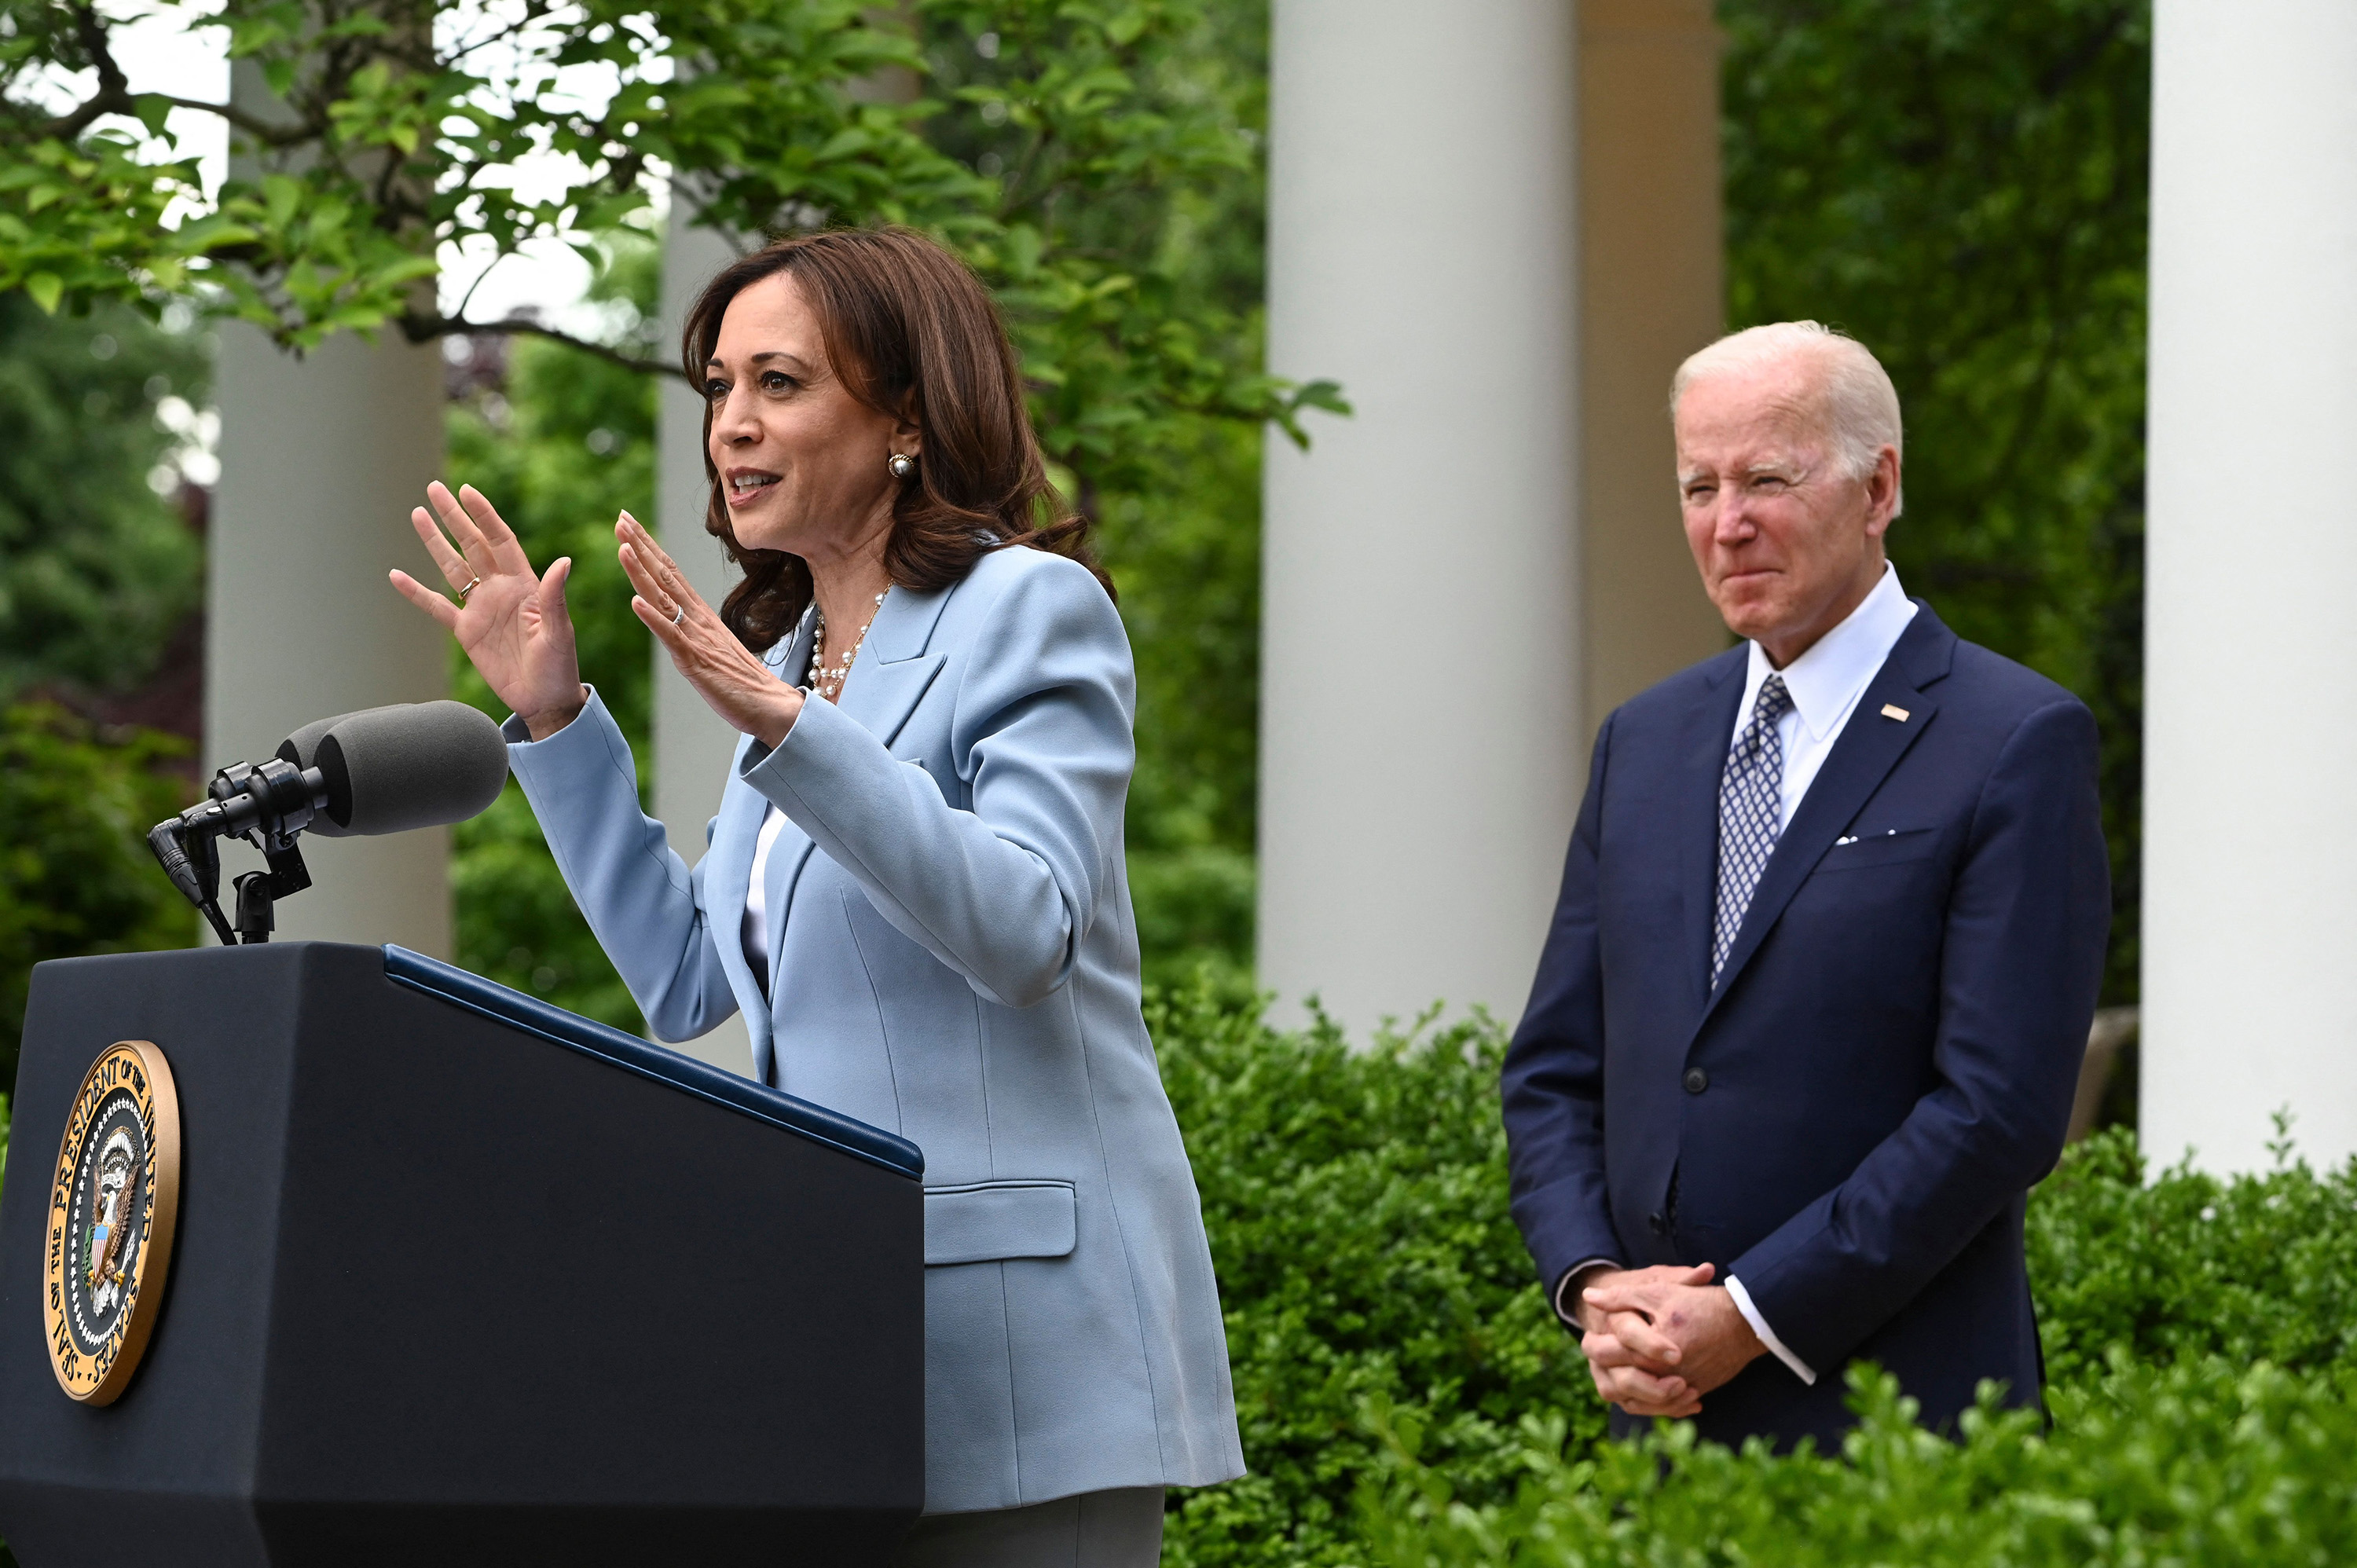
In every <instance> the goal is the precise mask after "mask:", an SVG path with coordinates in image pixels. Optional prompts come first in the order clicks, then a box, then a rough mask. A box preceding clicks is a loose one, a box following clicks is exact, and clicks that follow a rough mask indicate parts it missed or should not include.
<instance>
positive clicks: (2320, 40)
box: [2139, 0, 2357, 1170]
mask: <svg viewBox="0 0 2357 1568" xmlns="http://www.w3.org/2000/svg"><path fill="white" fill-rule="evenodd" d="M2154 27H2155V34H2154V57H2155V58H2154V71H2153V181H2152V296H2151V368H2150V375H2151V381H2150V396H2151V402H2150V419H2149V424H2148V430H2149V437H2150V457H2149V463H2148V475H2149V482H2148V486H2147V490H2148V494H2149V496H2150V501H2149V510H2148V525H2147V526H2148V532H2147V563H2146V572H2147V576H2146V664H2145V714H2146V721H2145V830H2144V844H2145V861H2144V930H2143V997H2142V1002H2143V1029H2142V1045H2141V1063H2140V1080H2139V1081H2140V1090H2141V1094H2142V1101H2143V1103H2142V1105H2141V1107H2140V1112H2139V1115H2140V1122H2141V1127H2142V1133H2143V1139H2144V1146H2145V1150H2146V1152H2147V1155H2149V1156H2150V1157H2152V1158H2153V1159H2155V1160H2157V1161H2161V1162H2173V1161H2175V1160H2176V1159H2177V1158H2178V1157H2179V1156H2180V1155H2182V1154H2183V1153H2184V1151H2185V1150H2186V1148H2187V1147H2188V1146H2189V1145H2190V1146H2191V1147H2192V1148H2193V1149H2194V1150H2195V1151H2196V1155H2197V1158H2198V1160H2199V1162H2200V1163H2201V1165H2204V1166H2207V1167H2209V1168H2211V1169H2215V1170H2235V1169H2251V1168H2255V1167H2261V1166H2264V1165H2266V1164H2267V1163H2268V1155H2267V1154H2266V1150H2265V1148H2264V1146H2263V1145H2264V1144H2265V1143H2266V1140H2267V1139H2268V1138H2269V1137H2270V1136H2272V1130H2271V1129H2270V1127H2269V1125H2268V1114H2269V1112H2273V1111H2275V1110H2276V1109H2278V1108H2279V1107H2286V1106H2288V1107H2289V1108H2290V1109H2291V1111H2292V1112H2294V1113H2295V1114H2296V1115H2297V1117H2298V1122H2297V1123H2296V1125H2295V1127H2294V1129H2293V1132H2294V1136H2295V1137H2296V1138H2297V1140H2298V1144H2299V1147H2300V1150H2301V1152H2302V1153H2303V1154H2304V1155H2307V1156H2308V1157H2309V1159H2310V1160H2311V1161H2313V1162H2316V1163H2317V1164H2319V1165H2337V1164H2339V1163H2340V1162H2341V1161H2343V1160H2345V1159H2347V1158H2348V1157H2349V1155H2350V1154H2351V1153H2352V1151H2357V1004H2352V991H2351V985H2350V978H2349V977H2350V972H2351V968H2352V957H2351V955H2352V952H2357V898H2352V894H2351V889H2352V886H2357V814H2352V789H2357V783H2352V781H2357V687H2352V671H2357V618H2352V616H2351V614H2350V607H2349V596H2348V585H2349V584H2350V583H2351V582H2352V581H2357V531H2352V528H2351V527H2350V522H2349V517H2348V510H2349V509H2348V508H2347V506H2346V505H2345V504H2342V502H2341V493H2342V491H2343V489H2345V486H2344V484H2343V483H2342V480H2341V469H2342V468H2344V467H2346V466H2347V462H2346V460H2347V458H2348V456H2349V454H2350V452H2351V450H2352V432H2357V92H2352V83H2357V7H2352V6H2351V5H2349V4H2347V0H2160V4H2159V5H2158V8H2157V15H2156V17H2155V24H2154Z"/></svg>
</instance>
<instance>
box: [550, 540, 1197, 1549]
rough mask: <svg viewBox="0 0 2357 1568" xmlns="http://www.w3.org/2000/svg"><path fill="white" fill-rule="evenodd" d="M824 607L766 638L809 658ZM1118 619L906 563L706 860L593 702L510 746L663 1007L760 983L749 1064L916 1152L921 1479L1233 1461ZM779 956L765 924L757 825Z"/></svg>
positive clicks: (1003, 557) (949, 1509)
mask: <svg viewBox="0 0 2357 1568" xmlns="http://www.w3.org/2000/svg"><path fill="white" fill-rule="evenodd" d="M811 627H812V618H810V617H808V616H805V617H804V618H803V621H802V627H801V628H800V629H799V630H798V631H797V633H796V634H795V635H794V636H793V637H791V638H790V639H787V640H786V641H785V642H783V643H781V644H780V645H779V646H778V647H777V648H775V649H773V650H770V654H769V655H768V658H767V662H768V663H769V664H770V668H772V669H773V670H776V671H779V673H780V678H781V679H795V680H799V679H801V678H802V676H803V675H804V673H805V671H806V669H807V665H808V662H809V657H810V643H811ZM1134 707H1135V677H1134V674H1133V671H1132V669H1131V663H1130V651H1129V639H1128V638H1127V636H1126V635H1125V633H1124V631H1123V628H1122V624H1121V618H1120V617H1119V616H1118V615H1117V614H1116V613H1115V612H1114V607H1113V605H1112V603H1111V601H1110V600H1109V599H1107V597H1106V596H1105V593H1104V590H1103V588H1102V587H1100V586H1099V585H1097V583H1096V581H1095V579H1094V578H1093V577H1092V576H1091V575H1089V573H1088V572H1087V570H1086V569H1084V568H1083V567H1082V566H1080V565H1078V564H1075V563H1073V562H1071V561H1068V560H1065V559H1063V558H1061V557H1060V556H1055V555H1050V554H1048V553H1043V552H1040V551H1036V550H1029V549H1021V548H1017V549H1007V550H1000V551H998V552H996V553H992V554H989V555H985V556H984V557H983V558H982V559H981V561H980V562H978V563H977V564H975V566H974V570H973V571H972V572H971V573H970V574H969V575H967V576H966V578H965V580H964V581H963V582H961V583H959V584H957V585H955V586H953V587H951V588H948V589H946V590H944V591H942V592H941V593H937V594H926V595H919V594H912V593H909V591H907V590H905V589H899V588H896V589H894V590H893V591H892V592H891V594H890V595H889V596H888V597H887V598H886V600H885V602H884V606H883V608H882V609H881V610H880V611H878V613H877V617H876V621H875V624H874V626H873V627H872V628H870V629H869V631H868V633H867V639H866V643H865V645H864V646H863V647H862V648H861V650H860V651H859V656H858V658H857V660H856V661H855V662H854V663H853V665H852V671H851V676H850V679H849V681H848V682H846V683H845V686H844V689H843V693H842V702H841V703H840V705H834V704H829V703H823V702H818V701H812V702H810V703H805V704H804V706H803V708H802V716H801V717H800V718H799V719H797V720H796V721H795V724H794V727H793V729H792V731H791V733H790V734H789V735H788V736H786V738H785V741H784V743H783V744H782V745H780V746H779V747H778V748H777V749H776V750H775V751H771V750H770V749H768V748H767V747H765V746H761V745H760V744H759V742H758V741H754V740H752V739H750V738H748V739H747V740H746V741H745V742H744V744H743V745H742V746H739V747H738V749H737V760H736V766H735V772H734V776H733V777H732V778H731V779H729V782H728V787H727V790H726V794H725V795H724V796H723V797H722V800H721V804H720V814H719V815H718V816H716V818H714V819H713V822H712V825H711V827H710V828H709V829H708V830H707V836H708V839H709V842H710V844H711V848H710V851H709V852H708V853H707V854H705V856H704V858H703V860H702V861H701V862H699V863H698V864H697V865H696V866H695V868H694V871H692V872H691V871H690V870H689V869H688V868H687V866H686V865H685V864H684V863H683V862H682V861H681V859H680V857H679V856H678V855H676V854H673V853H672V851H671V850H670V849H669V848H668V847H667V846H666V843H665V841H664V834H663V829H662V824H661V823H660V822H655V821H653V820H651V818H649V817H647V816H646V815H644V814H643V813H642V812H641V811H640V809H639V792H638V777H637V773H636V770H635V769H634V768H633V767H632V765H631V759H630V747H629V746H628V745H626V744H625V743H624V741H623V739H622V736H621V734H620V732H619V731H618V730H617V729H616V728H615V727H614V722H613V719H612V718H611V717H610V716H609V715H608V714H607V712H606V709H605V707H604V705H603V704H602V703H599V702H598V701H597V699H596V696H595V694H594V693H593V694H592V697H591V700H590V703H589V705H588V706H587V708H586V709H585V710H584V711H583V712H582V714H581V716H580V717H579V718H577V719H576V720H575V721H574V722H573V723H572V724H571V725H567V726H565V728H564V729H563V730H561V731H559V732H558V733H557V734H555V735H554V736H550V737H549V738H548V739H547V740H544V741H541V742H538V743H536V744H535V743H533V742H532V741H530V740H529V739H528V738H526V737H525V736H523V731H522V726H521V725H518V724H516V723H515V721H513V720H510V721H509V723H510V729H509V732H508V733H509V738H510V740H511V746H510V748H509V755H510V757H511V761H512V763H513V766H514V769H515V775H516V778H517V779H519V780H521V781H522V785H523V789H524V793H525V795H526V797H528V798H529V799H530V800H531V801H532V806H533V811H534V812H535V813H537V814H538V816H539V818H540V822H541V826H542V828H543V830H544V832H546V834H547V836H548V843H549V846H550V848H551V849H553V850H554V852H555V855H556V862H557V865H559V866H560V867H561V868H562V869H563V871H564V874H565V882H566V884H567V885H568V886H570V887H571V888H572V890H573V896H574V897H575V898H576V900H578V901H579V903H580V906H581V908H582V911H583V913H584V914H586V915H587V917H588V919H589V924H590V926H591V927H592V928H593V929H595V930H596V931H597V940H598V941H599V942H600V943H602V944H603V945H604V947H605V950H606V951H607V953H608V956H610V957H611V958H612V959H613V961H614V965H615V967H616V968H617V969H619V971H620V972H621V975H622V978H623V980H624V981H625V982H626V983H628V984H629V985H630V993H631V994H632V995H633V996H635V997H636V998H637V999H638V1002H639V1005H640V1007H641V1008H642V1009H644V1011H645V1013H646V1015H647V1020H648V1022H649V1024H650V1025H651V1027H652V1029H653V1031H654V1033H655V1034H656V1035H657V1036H660V1037H661V1038H663V1039H666V1040H683V1039H689V1038H693V1037H694V1036H697V1035H701V1034H703V1033H704V1032H705V1031H706V1030H708V1029H710V1028H711V1027H713V1026H715V1025H716V1024H717V1023H719V1022H720V1021H721V1020H722V1019H724V1018H726V1016H728V1015H729V1014H731V1013H734V1012H736V1011H737V1010H738V1009H739V1008H742V1009H743V1010H744V1013H745V1015H746V1019H747V1021H748V1025H749V1026H750V1032H751V1035H752V1041H753V1066H754V1071H755V1073H756V1074H757V1075H758V1076H759V1077H760V1078H762V1079H764V1080H765V1081H767V1082H769V1083H771V1084H774V1085H775V1086H776V1087H778V1088H779V1089H781V1090H785V1091H787V1092H788V1093H790V1094H794V1095H798V1096H800V1097H802V1099H805V1100H809V1101H815V1102H816V1103H818V1104H821V1105H824V1106H827V1107H829V1108H831V1109H833V1110H835V1111H840V1112H845V1114H847V1115H851V1116H856V1117H858V1118H859V1119H860V1120H861V1121H864V1122H871V1123H873V1124H875V1125H876V1126H878V1127H883V1128H887V1129H889V1130H890V1131H892V1132H894V1133H899V1134H900V1135H901V1136H902V1137H905V1138H908V1139H909V1140H911V1141H913V1142H914V1143H915V1144H918V1145H919V1146H920V1148H922V1149H923V1150H924V1152H925V1178H924V1179H925V1263H926V1269H925V1462H926V1483H925V1508H926V1511H927V1512H929V1513H954V1512H963V1511H966V1510H971V1509H1005V1508H1017V1507H1021V1506H1023V1505H1026V1504H1030V1503H1037V1502H1043V1501H1046V1500H1047V1499H1049V1498H1059V1497H1065V1496H1068V1495H1071V1494H1072V1493H1075V1492H1087V1491H1096V1490H1100V1489H1103V1488H1105V1487H1143V1486H1204V1485H1208V1484H1210V1483H1211V1482H1215V1481H1223V1480H1227V1479H1229V1478H1230V1477H1235V1476H1240V1475H1242V1474H1243V1446H1242V1444H1241V1442H1240V1440H1239V1438H1238V1436H1237V1432H1236V1416H1235V1401H1234V1395H1233V1393H1232V1390H1231V1387H1230V1384H1229V1380H1228V1357H1227V1341H1226V1337H1225V1334H1224V1331H1223V1328H1222V1321H1221V1316H1220V1301H1219V1294H1218V1290H1217V1288H1216V1286H1215V1285H1214V1284H1213V1282H1212V1278H1211V1249H1210V1247H1209V1245H1208V1244H1207V1243H1206V1241H1205V1240H1204V1235H1203V1220H1202V1212H1201V1206H1200V1201H1199V1200H1198V1198H1197V1197H1196V1192H1195V1181H1194V1176H1193V1173H1192V1172H1191V1170H1190V1169H1189V1165H1188V1164H1187V1151H1186V1149H1185V1147H1184V1146H1183V1145H1182V1144H1181V1143H1180V1142H1179V1126H1178V1122H1177V1121H1176V1120H1175V1119H1174V1118H1173V1116H1172V1115H1171V1112H1170V1102H1169V1101H1168V1098H1166V1097H1165V1095H1164V1094H1163V1091H1162V1082H1161V1079H1160V1076H1159V1074H1158V1073H1157V1070H1156V1068H1155V1060H1154V1047H1153V1045H1152V1043H1151V1042H1150V1041H1149V1040H1148V1039H1147V1038H1146V1026H1145V1021H1144V1019H1143V1017H1142V1016H1141V1015H1140V1013H1139V1010H1138V950H1137V929H1136V921H1135V918H1134V916H1133V915H1132V913H1131V910H1130V902H1129V884H1128V879H1127V875H1126V874H1125V869H1124V863H1123V854H1122V809H1123V805H1124V802H1125V798H1126V796H1127V794H1128V790H1129V779H1130V770H1131V768H1132V765H1133V763H1134V760H1135V746H1134V743H1133V741H1132V738H1131V731H1130V724H1131V718H1132V714H1133V712H1134ZM773 801H774V802H775V803H776V804H777V806H778V807H779V809H780V811H782V812H783V813H784V815H785V817H786V822H785V823H784V825H783V827H782V829H781V831H780V832H779V835H778V838H777V841H776V843H774V844H773V845H772V847H771V849H770V858H769V862H768V877H767V883H766V886H765V889H764V893H765V908H766V909H767V911H768V915H769V927H770V973H769V974H768V975H767V976H766V977H763V978H760V979H757V978H756V977H755V975H754V974H753V973H752V972H751V971H750V969H749V968H748V965H747V964H746V961H745V956H744V948H743V943H742V940H741V928H742V923H743V919H744V912H745V903H746V892H747V886H748V881H749V879H750V876H751V872H752V865H753V852H754V841H755V837H756V835H757V833H758V832H759V829H760V824H761V820H762V817H763V816H764V814H765V812H766V810H767V808H768V806H769V805H770V803H771V802H773Z"/></svg>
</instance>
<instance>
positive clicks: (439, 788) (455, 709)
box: [288, 702, 508, 834]
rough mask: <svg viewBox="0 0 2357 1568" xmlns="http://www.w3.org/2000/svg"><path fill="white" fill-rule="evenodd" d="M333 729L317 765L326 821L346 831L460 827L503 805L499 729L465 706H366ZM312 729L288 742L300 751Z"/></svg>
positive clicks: (504, 764) (332, 723) (504, 749)
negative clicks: (449, 824) (324, 781)
mask: <svg viewBox="0 0 2357 1568" xmlns="http://www.w3.org/2000/svg"><path fill="white" fill-rule="evenodd" d="M309 727H310V726H306V729H305V730H297V731H296V734H295V735H294V736H289V737H288V744H289V745H293V746H296V750H297V752H298V754H299V752H300V750H301V746H300V741H299V737H301V736H304V735H305V733H306V731H307V729H308V728H309ZM313 744H314V752H313V762H314V764H315V765H316V766H317V768H318V769H319V771H320V772H321V773H322V774H323V775H325V776H326V779H327V781H328V811H327V816H328V821H329V822H332V823H333V824H334V825H335V826H336V827H338V828H339V829H340V830H342V832H343V833H350V834H373V833H399V832H408V831H409V830H410V829H412V828H430V827H438V826H440V825H442V824H443V823H446V822H465V821H466V820H467V819H468V818H469V817H472V816H475V815H477V814H478V813H479V812H481V811H484V810H485V809H486V808H488V807H489V806H490V803H491V802H492V801H493V800H498V799H499V795H500V787H501V786H502V785H504V784H505V783H506V782H507V778H508V744H507V741H506V740H505V739H504V738H503V737H502V736H500V726H499V725H496V724H493V723H492V722H491V721H490V719H489V718H487V717H485V716H484V715H483V714H481V713H479V712H478V711H477V710H475V709H473V708H470V707H468V705H467V704H466V703H453V702H439V703H397V704H395V705H394V706H393V707H389V708H368V709H364V710H363V711H361V712H360V713H356V714H344V715H343V716H341V717H340V718H336V719H331V720H329V721H328V730H327V733H325V734H324V735H321V736H318V737H317V740H316V741H315V742H314V743H313ZM313 831H315V832H316V831H317V829H316V828H315V829H314V830H313Z"/></svg>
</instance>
